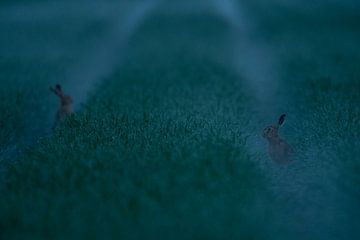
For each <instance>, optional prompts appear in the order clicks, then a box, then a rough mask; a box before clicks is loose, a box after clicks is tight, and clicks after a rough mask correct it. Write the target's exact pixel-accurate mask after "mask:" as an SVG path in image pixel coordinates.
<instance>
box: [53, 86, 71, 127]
mask: <svg viewBox="0 0 360 240" xmlns="http://www.w3.org/2000/svg"><path fill="white" fill-rule="evenodd" d="M50 90H51V91H52V92H53V93H55V95H56V96H58V97H59V99H60V107H59V110H58V111H57V112H56V116H55V122H54V126H53V129H55V128H57V127H58V126H59V124H60V123H61V122H62V121H63V120H64V119H65V118H66V117H67V116H70V115H71V114H72V113H73V99H72V97H71V96H68V95H65V94H64V92H63V91H62V88H61V86H60V85H59V84H58V85H56V87H55V88H50Z"/></svg>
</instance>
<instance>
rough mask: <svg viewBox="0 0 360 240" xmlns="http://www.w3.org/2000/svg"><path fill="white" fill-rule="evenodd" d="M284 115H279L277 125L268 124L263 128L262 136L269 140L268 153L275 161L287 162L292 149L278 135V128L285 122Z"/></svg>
mask: <svg viewBox="0 0 360 240" xmlns="http://www.w3.org/2000/svg"><path fill="white" fill-rule="evenodd" d="M285 117H286V115H285V114H283V115H281V116H280V118H279V121H278V123H277V125H272V126H268V127H266V128H265V129H264V130H263V133H262V136H263V137H264V138H266V139H267V140H268V141H269V155H270V157H271V159H272V160H273V161H275V162H277V163H282V164H285V163H289V162H290V160H291V157H292V155H293V154H294V150H293V149H292V148H291V146H290V145H289V144H288V143H287V142H286V141H285V140H283V139H281V138H280V137H279V134H278V132H279V129H280V127H281V126H282V125H283V124H284V122H285Z"/></svg>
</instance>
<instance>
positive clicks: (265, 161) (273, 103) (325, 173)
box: [212, 0, 341, 239]
mask: <svg viewBox="0 0 360 240" xmlns="http://www.w3.org/2000/svg"><path fill="white" fill-rule="evenodd" d="M236 3H238V2H236ZM212 4H213V6H214V8H215V9H216V10H217V11H218V13H219V14H220V15H221V16H223V18H224V19H226V20H227V21H228V22H229V24H230V25H231V26H233V29H234V36H233V38H234V40H235V42H234V44H233V46H234V51H233V53H232V55H233V59H232V64H233V67H234V68H236V69H237V71H238V74H239V78H240V79H241V80H242V81H243V83H244V84H245V86H246V91H247V92H248V94H249V96H252V97H253V103H254V104H253V105H252V106H251V108H252V110H251V112H252V116H249V118H250V124H249V128H248V134H249V139H248V146H249V149H250V152H252V153H253V155H254V156H257V157H254V159H256V160H257V161H258V162H259V165H260V167H261V168H262V169H263V170H264V172H265V173H266V174H267V176H268V178H269V186H270V187H271V189H272V192H273V194H274V195H275V197H276V200H275V204H281V206H279V207H276V206H275V207H274V206H269V207H271V208H273V210H274V211H275V212H277V211H278V210H279V213H278V214H276V215H274V223H273V225H274V227H279V229H280V231H282V232H283V233H284V235H283V236H279V238H281V237H283V238H289V237H291V238H296V239H303V238H311V239H312V238H314V239H316V238H318V237H326V238H329V239H331V237H333V236H332V235H331V232H330V231H327V229H326V227H329V226H332V225H334V224H336V220H334V219H333V216H332V214H334V215H336V216H341V204H339V205H338V204H337V199H338V197H337V195H339V193H338V191H337V190H336V189H335V188H334V187H332V186H331V181H330V180H329V179H330V178H331V176H332V174H333V172H332V171H333V169H329V168H324V166H323V164H322V163H319V162H318V161H317V158H316V156H317V154H319V150H318V149H305V150H301V151H302V152H300V153H298V155H299V154H303V156H296V161H295V162H294V163H293V164H291V165H289V166H284V167H283V166H278V165H276V164H273V163H272V162H271V160H270V159H269V158H268V156H267V154H266V148H267V146H266V144H267V143H266V142H265V141H264V140H263V139H262V137H261V136H260V133H261V130H262V128H263V127H265V126H266V125H268V124H269V123H272V122H274V121H276V118H277V117H278V116H279V115H280V114H281V113H283V112H289V111H290V112H291V113H294V116H295V117H301V115H298V114H296V113H295V110H296V106H295V104H294V103H295V102H296V100H295V99H293V97H292V96H289V94H288V93H287V91H286V85H282V84H281V82H280V80H279V79H280V76H279V75H278V73H280V70H281V69H280V59H279V58H278V57H277V55H276V50H275V49H272V48H271V47H270V45H267V44H265V43H264V42H262V41H261V40H260V41H259V39H258V38H259V36H258V35H255V33H256V26H254V25H253V21H251V20H250V18H249V17H248V16H247V15H246V14H245V13H244V12H243V11H244V9H243V8H242V6H241V5H239V4H235V2H234V1H232V0H224V1H217V0H213V1H212ZM260 34H261V33H260ZM295 117H294V118H291V116H290V119H291V120H292V119H294V120H295ZM295 121H296V120H295ZM295 121H294V122H295ZM289 123H290V124H289V125H288V126H287V127H286V128H287V129H291V130H292V131H293V132H295V135H296V137H301V136H300V135H301V134H299V133H298V132H297V133H296V131H295V128H294V127H292V126H291V125H292V124H291V122H290V121H289ZM295 124H296V123H295ZM298 124H300V123H298ZM254 131H255V133H254ZM303 134H304V133H303ZM295 149H296V146H295ZM314 186H318V187H317V188H316V187H314ZM328 198H330V199H328ZM283 203H285V204H284V205H282V204H283ZM321 203H326V204H328V205H329V206H327V208H326V212H324V211H322V210H321V206H320V205H321ZM276 225H277V226H276Z"/></svg>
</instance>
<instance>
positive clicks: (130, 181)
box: [0, 13, 268, 239]
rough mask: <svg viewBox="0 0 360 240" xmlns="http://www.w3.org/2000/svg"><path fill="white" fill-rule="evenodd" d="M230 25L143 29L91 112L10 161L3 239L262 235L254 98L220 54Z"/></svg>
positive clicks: (152, 24)
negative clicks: (250, 134) (251, 121)
mask: <svg viewBox="0 0 360 240" xmlns="http://www.w3.org/2000/svg"><path fill="white" fill-rule="evenodd" d="M192 23H194V24H192ZM190 25H191V27H189V26H190ZM227 29H228V27H227V25H226V24H225V23H223V22H222V21H221V20H219V19H217V18H215V17H213V16H210V15H209V16H207V15H206V16H202V17H198V16H194V17H191V16H190V18H189V16H188V17H181V16H179V17H174V16H169V15H167V14H161V13H158V14H156V15H154V16H153V17H152V18H151V20H150V21H148V22H147V23H146V24H145V25H143V26H142V27H141V28H140V29H139V31H138V32H137V34H136V35H135V36H133V38H132V40H131V44H130V46H129V49H128V51H127V52H128V54H127V56H128V57H127V58H126V59H125V61H124V64H123V65H121V66H120V67H119V68H118V70H117V71H116V72H115V73H114V74H113V75H112V76H111V77H110V78H108V79H106V80H105V81H104V83H103V84H102V86H101V87H100V89H99V90H98V91H97V92H96V95H94V97H93V98H92V99H91V100H90V101H89V102H88V104H87V105H86V107H85V109H84V110H83V111H82V112H81V113H78V114H77V115H76V116H74V117H73V118H71V119H69V121H68V122H67V123H66V124H65V125H64V126H63V127H62V128H61V129H59V130H58V131H57V132H56V133H55V134H54V136H52V137H50V138H48V139H44V140H43V141H41V143H39V144H38V146H37V147H35V148H33V149H31V150H29V151H27V153H26V154H25V155H24V156H23V157H21V158H20V159H19V160H18V161H17V163H16V164H15V165H11V166H10V167H9V174H8V178H7V184H6V186H5V188H4V190H3V196H6V197H4V198H2V199H1V200H0V206H1V207H0V212H1V213H2V214H1V219H0V228H2V231H1V232H2V234H3V236H4V237H9V238H10V237H17V238H22V237H25V236H26V237H34V238H51V239H58V238H67V237H70V238H95V236H97V237H100V236H102V237H118V238H122V239H134V238H135V239H140V238H142V239H143V238H147V239H152V238H158V237H159V236H160V235H161V236H163V237H165V238H171V239H184V238H185V239H193V238H207V239H220V238H222V237H223V236H224V235H227V236H228V238H230V239H239V238H247V239H248V238H250V239H254V238H264V237H265V234H266V231H265V229H266V228H265V227H264V228H263V229H264V232H259V231H257V225H258V224H259V223H263V222H264V221H265V219H266V218H267V215H268V213H267V212H266V211H265V209H263V208H262V207H261V202H262V201H264V200H262V199H261V196H263V195H266V194H264V193H265V192H266V191H267V190H266V187H265V184H264V179H263V177H262V176H261V171H259V169H258V168H257V167H256V165H255V164H254V162H253V161H252V160H251V159H252V158H253V156H251V155H250V154H249V152H248V151H247V149H246V138H247V135H246V133H245V128H246V124H247V120H246V113H247V109H246V105H245V103H246V102H247V99H248V96H246V95H245V94H244V93H243V92H241V89H239V88H238V83H237V82H238V77H237V75H236V74H235V73H234V72H232V71H231V70H230V69H229V68H228V67H226V66H224V64H222V63H221V62H222V60H223V59H222V57H221V56H222V55H223V53H221V52H219V50H217V48H221V49H225V48H226V44H227V39H226V37H220V36H226V35H227ZM175 30H176V31H175ZM202 30H204V31H202ZM177 31H180V32H182V34H180V35H178V34H175V33H176V32H177ZM175 83H176V84H175Z"/></svg>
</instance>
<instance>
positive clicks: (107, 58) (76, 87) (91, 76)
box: [66, 0, 160, 110]
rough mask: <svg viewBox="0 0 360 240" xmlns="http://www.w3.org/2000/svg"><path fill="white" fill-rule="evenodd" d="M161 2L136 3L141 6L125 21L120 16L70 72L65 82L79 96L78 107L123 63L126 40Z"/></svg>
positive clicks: (73, 93)
mask: <svg viewBox="0 0 360 240" xmlns="http://www.w3.org/2000/svg"><path fill="white" fill-rule="evenodd" d="M159 2H160V1H158V0H154V1H144V2H140V3H137V5H138V6H137V7H135V9H134V11H133V12H132V13H130V14H129V16H128V17H127V18H126V20H125V21H123V19H122V17H121V16H120V17H119V19H116V20H115V21H114V22H115V23H114V27H113V30H112V31H111V32H109V34H108V35H107V36H106V37H104V38H103V40H101V41H100V42H99V43H97V44H96V45H95V46H94V48H95V51H94V52H92V53H91V54H89V55H88V56H87V57H86V59H85V61H84V62H82V63H81V64H80V65H79V66H76V67H75V69H73V70H71V71H70V72H68V74H67V81H66V82H67V85H69V93H70V94H71V95H72V96H74V98H75V99H76V103H75V106H74V108H75V110H79V109H80V106H81V104H82V103H85V102H86V100H87V97H88V94H89V93H91V92H92V91H93V90H94V88H95V87H96V85H97V84H98V83H99V82H100V81H101V80H103V79H104V78H106V77H107V76H109V75H111V73H112V72H113V71H114V69H115V68H116V67H117V66H118V65H119V64H120V59H121V54H122V52H123V51H124V50H125V47H126V43H127V41H128V40H129V39H130V37H131V35H132V34H133V33H134V32H135V30H136V29H137V27H138V26H139V25H140V24H141V23H142V21H144V19H145V18H146V16H148V14H149V13H150V12H151V11H152V10H153V9H154V8H155V7H156V6H157V4H158V3H159Z"/></svg>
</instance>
